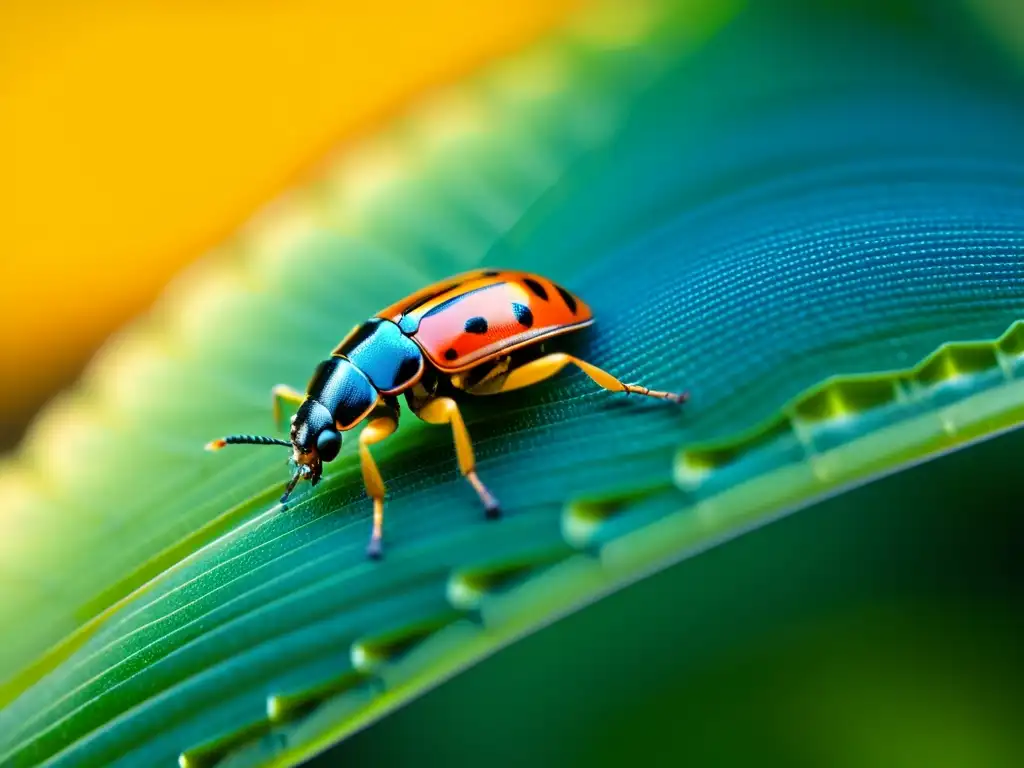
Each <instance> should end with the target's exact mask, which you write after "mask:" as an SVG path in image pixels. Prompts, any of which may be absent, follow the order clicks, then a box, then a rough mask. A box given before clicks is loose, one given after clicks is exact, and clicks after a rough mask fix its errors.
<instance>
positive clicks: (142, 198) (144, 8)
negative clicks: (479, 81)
mask: <svg viewBox="0 0 1024 768" xmlns="http://www.w3.org/2000/svg"><path fill="white" fill-rule="evenodd" d="M581 1H582V0H515V1H514V2H500V1H499V0H432V2H430V3H423V2H416V1H415V0H409V1H405V2H399V1H397V0H380V1H379V2H374V3H362V2H355V1H352V0H350V1H348V2H333V3H332V2H325V1H323V0H292V2H271V1H270V0H249V1H248V2H244V3H243V2H237V1H232V2H223V1H222V2H217V3H208V2H177V3H170V2H143V1H141V0H132V1H130V2H129V1H128V0H89V1H88V2H83V1H82V0H78V1H72V0H63V1H61V0H20V1H18V0H15V1H13V2H12V1H8V2H3V3H0V169H2V180H3V181H2V183H0V242H2V256H0V307H2V308H3V322H2V323H0V361H2V362H0V364H2V370H3V376H2V377H0V449H3V448H5V447H9V446H11V445H12V444H13V442H14V441H15V440H16V439H17V437H18V436H19V435H20V433H21V431H22V429H23V427H24V425H25V423H26V421H27V420H28V419H29V418H30V416H31V414H32V413H33V412H34V411H35V410H36V409H37V408H38V407H39V406H40V405H41V404H42V403H43V402H45V400H46V399H48V398H49V397H51V396H52V395H53V394H54V393H55V392H56V391H57V390H58V389H59V388H61V387H62V386H65V385H66V384H68V383H69V382H70V381H72V380H73V379H74V377H75V375H76V374H77V373H78V372H79V371H80V369H81V367H82V366H83V364H84V363H85V362H86V361H87V360H88V358H89V357H90V356H91V354H92V353H93V352H94V351H95V349H96V348H97V347H98V346H99V345H100V344H101V343H102V340H103V339H104V337H106V336H107V335H108V334H109V333H110V332H111V331H112V330H114V329H115V328H116V327H118V326H119V325H121V324H122V323H123V322H124V321H125V320H126V319H127V318H128V317H130V316H132V315H134V314H136V313H138V312H139V311H140V310H142V309H144V308H145V307H146V306H147V305H148V304H149V303H150V302H151V301H152V299H153V298H154V296H155V295H156V294H157V292H158V291H159V289H160V287H161V286H162V285H163V284H164V283H165V282H166V281H167V279H168V278H169V277H170V276H171V275H172V274H173V273H174V272H175V271H176V270H177V269H178V268H179V267H180V266H181V265H182V264H184V263H186V262H188V261H189V260H191V259H193V258H195V257H197V256H198V255H200V254H201V253H202V252H203V251H204V250H205V249H206V248H208V247H210V246H211V245H213V244H215V243H216V242H217V241H219V240H221V239H223V238H224V237H225V236H227V235H229V234H230V233H231V231H232V230H233V229H234V228H236V227H237V226H239V225H240V224H241V223H242V222H243V221H244V220H245V219H246V218H247V217H248V216H249V215H250V214H251V213H252V212H253V211H254V210H255V209H257V208H258V207H259V206H260V205H261V204H262V203H263V202H265V201H266V200H268V199H270V198H272V197H273V195H274V194H275V193H276V192H278V191H280V190H281V189H283V188H285V187H287V186H289V185H290V184H291V183H293V182H295V181H296V180H298V179H299V178H300V177H301V176H302V174H303V173H306V172H308V171H309V170H310V169H311V168H313V167H314V166H315V164H316V161H317V159H318V158H319V157H322V156H323V155H324V154H325V152H326V151H327V150H329V149H330V148H331V147H332V146H334V145H336V144H337V143H338V142H339V141H342V140H344V139H345V138H346V137H349V136H354V135H358V134H361V133H364V132H367V131H370V130H372V129H373V128H374V127H375V125H376V124H378V123H379V122H380V121H382V120H385V119H387V117H388V116H389V115H393V114H395V113H396V112H398V111H400V110H401V109H402V106H403V104H405V103H407V102H408V101H409V100H410V99H412V98H415V96H416V94H417V93H420V92H423V91H424V90H425V89H428V88H429V87H430V86H431V85H435V84H439V83H443V82H445V81H450V80H452V79H455V78H457V77H459V76H460V75H461V74H463V73H465V72H468V71H471V70H473V69H475V68H476V67H477V66H479V65H480V64H481V63H482V62H483V61H486V60H487V59H489V58H493V57H495V56H498V55H500V54H502V53H505V52H508V51H512V50H515V49H517V48H519V47H521V46H522V45H524V44H525V43H527V42H528V41H529V40H531V39H532V38H534V37H536V36H537V35H538V34H540V33H541V32H543V31H544V30H546V29H548V28H550V27H551V26H552V25H555V24H557V23H559V22H560V21H562V20H563V19H564V18H565V17H566V15H567V14H568V13H569V12H570V11H572V10H573V9H574V8H575V7H576V6H578V5H580V4H581Z"/></svg>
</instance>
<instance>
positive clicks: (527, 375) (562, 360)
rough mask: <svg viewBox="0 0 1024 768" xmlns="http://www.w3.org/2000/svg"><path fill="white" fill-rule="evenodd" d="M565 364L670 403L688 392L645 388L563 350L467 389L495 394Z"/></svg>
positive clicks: (611, 385)
mask: <svg viewBox="0 0 1024 768" xmlns="http://www.w3.org/2000/svg"><path fill="white" fill-rule="evenodd" d="M567 365H575V366H576V367H577V368H579V369H580V370H581V371H583V372H584V373H585V374H587V376H589V377H590V378H591V379H592V380H593V381H594V383H595V384H597V385H598V386H599V387H603V388H604V389H607V390H609V391H611V392H625V393H626V394H633V395H646V396H647V397H657V398H660V399H662V400H671V401H672V402H674V403H682V402H685V401H686V400H687V398H688V397H689V395H688V394H687V393H686V392H683V393H680V394H677V393H675V392H662V391H661V390H657V389H648V388H647V387H644V386H641V385H640V384H626V383H624V382H621V381H619V380H618V379H617V378H615V377H614V376H612V375H611V374H610V373H608V372H607V371H602V370H601V369H600V368H598V367H597V366H596V365H591V364H590V363H587V362H584V361H583V360H580V359H579V358H577V357H573V356H572V355H567V354H565V353H564V352H555V353H553V354H550V355H545V356H544V357H541V358H538V359H537V360H532V361H530V362H529V363H526V364H525V365H523V366H520V367H519V368H516V369H515V370H513V371H512V372H510V373H509V374H508V375H507V376H505V377H501V378H497V379H492V380H488V381H483V382H481V383H480V384H478V385H477V386H475V387H472V388H471V389H470V390H469V391H470V392H471V393H472V394H474V395H495V394H497V393H499V392H509V391H511V390H513V389H521V388H522V387H528V386H530V385H531V384H536V383H537V382H539V381H544V380H545V379H550V378H551V377H552V376H554V375H555V374H556V373H558V372H559V371H561V370H562V369H563V368H565V367H566V366H567Z"/></svg>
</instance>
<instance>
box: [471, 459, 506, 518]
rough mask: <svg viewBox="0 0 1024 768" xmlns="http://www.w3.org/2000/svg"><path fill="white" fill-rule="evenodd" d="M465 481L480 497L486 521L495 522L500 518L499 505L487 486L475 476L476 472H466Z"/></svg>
mask: <svg viewBox="0 0 1024 768" xmlns="http://www.w3.org/2000/svg"><path fill="white" fill-rule="evenodd" d="M466 479H467V480H469V483H470V485H472V486H473V489H474V490H475V491H476V494H477V496H479V497H480V502H481V503H482V504H483V505H484V516H485V517H486V518H487V519H488V520H497V519H498V518H499V517H501V504H499V503H498V500H497V499H496V498H494V494H493V493H491V492H490V491H489V490H487V486H486V485H484V484H483V483H482V482H481V481H480V478H479V477H477V476H476V470H470V471H469V472H467V473H466Z"/></svg>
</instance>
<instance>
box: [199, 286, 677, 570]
mask: <svg viewBox="0 0 1024 768" xmlns="http://www.w3.org/2000/svg"><path fill="white" fill-rule="evenodd" d="M593 322H594V317H593V314H592V313H591V310H590V307H588V306H587V305H586V304H585V303H584V302H583V301H582V300H581V299H579V298H578V297H577V296H575V295H573V294H572V293H570V292H569V291H567V290H566V289H565V288H563V287H562V286H560V285H558V284H557V283H554V282H552V281H551V280H548V279H547V278H545V277H542V276H540V275H537V274H533V273H529V272H519V271H513V270H504V269H477V270H474V271H471V272H466V273H463V274H460V275H456V276H454V277H451V278H449V279H447V280H442V281H440V282H438V283H434V284H433V285H430V286H427V287H426V288H423V289H422V290H420V291H417V292H416V293H414V294H412V295H411V296H408V297H406V298H404V299H402V300H401V301H398V302H396V303H394V304H392V305H391V306H389V307H387V308H386V309H384V310H382V311H380V312H378V313H377V314H376V315H375V316H374V317H372V318H370V319H369V320H367V321H366V322H364V323H360V324H359V325H357V326H356V327H355V328H353V329H352V331H351V332H350V333H349V334H348V335H347V336H346V337H345V338H344V339H342V341H341V342H340V343H339V344H338V346H337V347H336V348H335V349H334V351H333V352H332V353H331V356H330V357H329V358H328V359H326V360H324V361H323V362H321V363H320V364H319V365H318V366H317V368H316V370H315V372H314V373H313V376H312V378H311V379H310V381H309V384H308V385H307V387H306V391H305V393H303V392H299V391H297V390H295V389H292V388H291V387H288V386H285V385H278V386H276V387H274V388H273V391H272V399H273V412H274V419H275V421H276V423H277V424H278V425H279V426H280V422H281V412H282V406H283V405H284V404H285V403H289V404H292V405H297V406H298V410H297V411H296V413H295V415H294V416H293V417H292V421H291V432H290V435H289V440H287V441H286V440H280V439H278V438H274V437H263V436H259V435H230V436H228V437H224V438H221V439H219V440H214V441H212V442H210V443H208V444H207V446H206V448H207V449H208V450H214V451H215V450H219V449H221V448H223V447H224V446H226V445H243V444H248V445H283V446H287V447H289V448H291V449H292V458H291V460H290V461H291V464H292V465H293V467H294V471H293V474H292V477H291V479H290V480H289V482H288V484H287V486H286V488H285V492H284V495H283V496H282V497H281V503H282V504H283V503H285V502H286V501H287V500H288V497H289V496H290V495H291V493H292V491H293V490H294V489H295V486H296V485H297V484H298V482H299V481H300V480H303V479H305V480H309V482H310V483H311V484H312V485H314V486H315V485H316V484H317V483H319V482H320V478H321V475H322V474H323V464H324V462H331V461H333V460H334V459H335V458H336V457H337V456H338V452H339V451H340V450H341V433H342V432H346V431H348V430H350V429H352V428H354V427H356V426H357V425H359V424H361V423H363V422H366V426H365V427H364V428H363V430H362V432H361V433H360V435H359V460H360V463H361V466H362V473H363V483H364V485H365V486H366V493H367V495H368V496H369V497H370V498H371V499H372V500H373V529H372V531H371V534H370V541H369V544H368V546H367V554H368V555H369V556H370V557H371V558H378V557H380V555H381V551H382V549H381V536H382V533H383V525H384V490H385V489H384V481H383V480H382V479H381V476H380V470H379V469H378V468H377V464H376V463H375V462H374V459H373V456H372V454H371V453H370V446H371V445H373V444H374V443H378V442H380V441H381V440H383V439H385V438H386V437H388V436H389V435H391V434H392V433H393V432H394V431H395V430H396V429H397V428H398V417H399V404H398V396H399V395H404V396H405V400H406V404H407V405H408V407H409V409H410V410H411V411H412V412H413V413H414V414H416V416H418V417H419V418H420V419H422V420H423V421H426V422H428V423H430V424H448V425H449V426H450V427H451V430H452V434H453V437H454V442H455V454H456V458H457V461H458V466H459V470H460V472H461V473H462V475H463V476H464V477H465V478H466V479H467V480H468V481H469V483H470V485H472V486H473V489H474V490H475V491H476V493H477V495H478V496H479V497H480V502H481V503H482V504H483V508H484V511H485V514H486V516H487V517H488V518H492V519H493V518H497V517H500V515H501V511H500V507H499V505H498V501H497V499H496V498H495V497H494V495H493V494H492V493H491V492H490V491H489V490H488V489H487V486H485V485H484V484H483V482H482V481H481V480H480V478H479V477H478V476H477V473H476V463H475V459H474V456H473V445H472V442H471V440H470V437H469V432H468V431H467V429H466V425H465V423H464V422H463V419H462V414H461V413H460V412H459V406H458V404H457V402H456V400H455V397H454V396H455V395H457V394H458V393H465V394H468V395H493V394H497V393H499V392H509V391H511V390H514V389H520V388H522V387H526V386H530V385H531V384H536V383H537V382H540V381H543V380H545V379H548V378H550V377H552V376H554V375H555V374H557V373H558V372H559V371H561V370H562V369H563V368H565V367H566V366H569V365H574V366H576V367H577V368H579V369H581V370H582V371H583V372H584V373H585V374H586V375H587V376H589V377H590V378H591V379H592V380H593V381H594V383H595V384H597V385H598V386H600V387H603V388H604V389H607V390H610V391H612V392H623V393H626V394H638V395H645V396H647V397H654V398H660V399H664V400H669V401H673V402H676V403H682V402H685V401H686V399H687V394H686V393H685V392H684V393H681V394H676V393H672V392H663V391H660V390H653V389H648V388H647V387H645V386H641V385H639V384H625V383H623V382H621V381H619V380H618V379H617V378H615V377H614V376H613V375H611V374H610V373H608V372H606V371H603V370H601V369H600V368H598V367H596V366H594V365H591V364H590V363H588V362H585V361H583V360H580V359H579V358H576V357H573V356H572V355H569V354H567V353H565V352H551V351H549V350H548V349H547V347H548V344H547V342H548V341H549V340H551V339H553V338H555V337H558V336H562V335H564V334H567V333H572V332H575V331H579V330H581V329H583V328H585V327H587V326H589V325H591V324H592V323H593Z"/></svg>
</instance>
